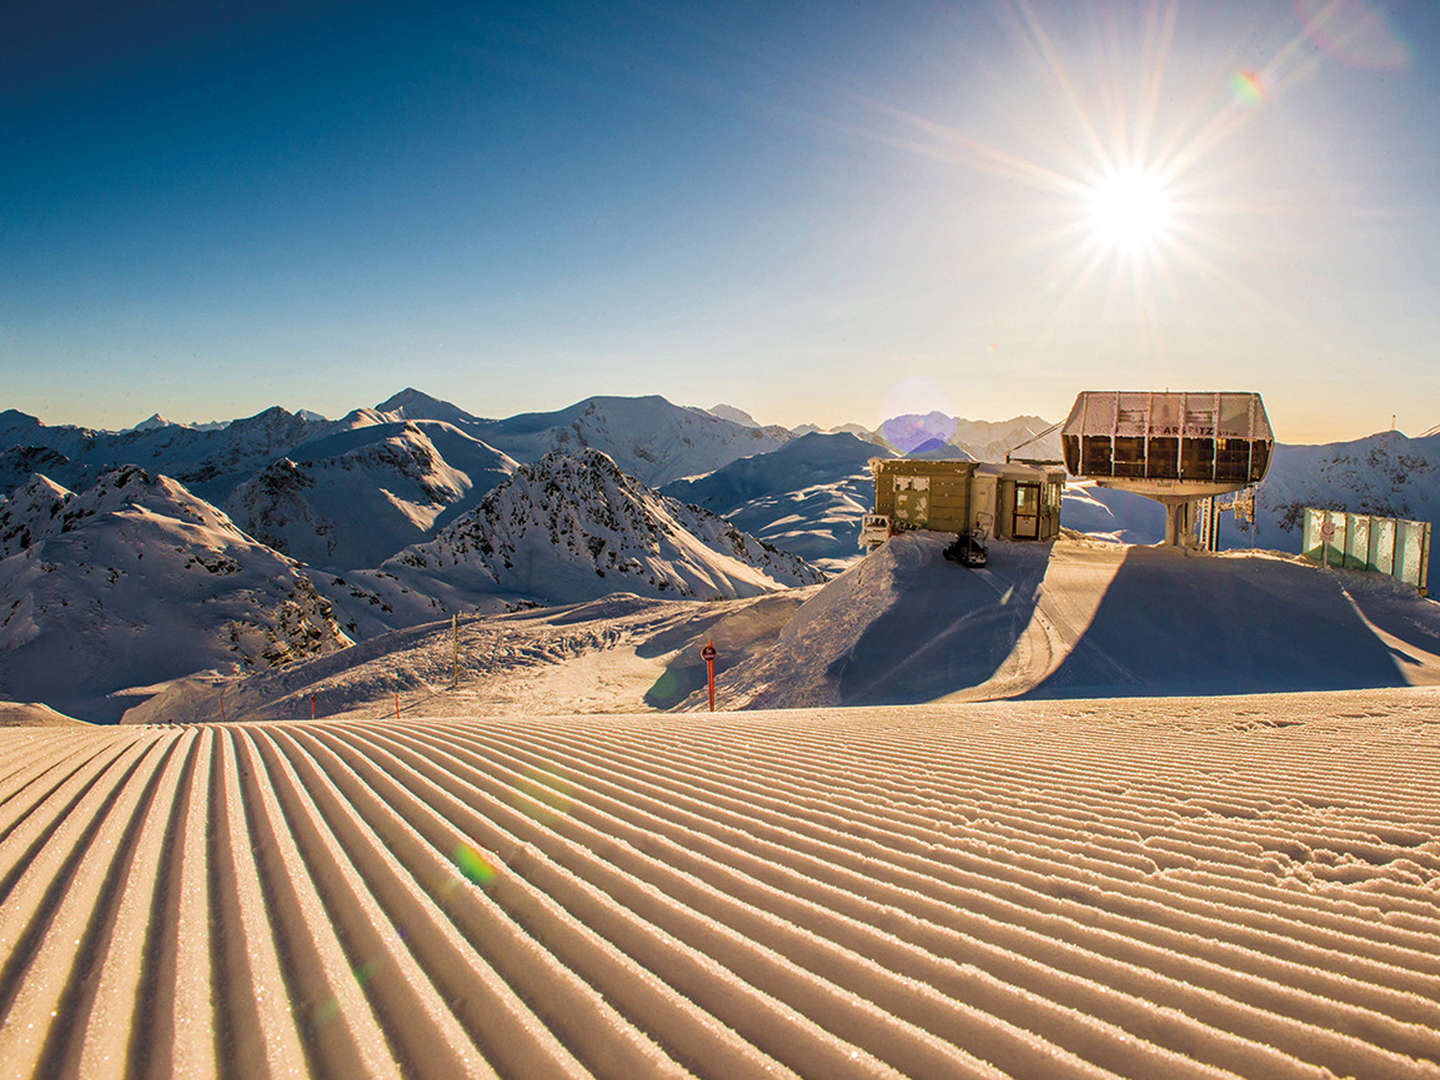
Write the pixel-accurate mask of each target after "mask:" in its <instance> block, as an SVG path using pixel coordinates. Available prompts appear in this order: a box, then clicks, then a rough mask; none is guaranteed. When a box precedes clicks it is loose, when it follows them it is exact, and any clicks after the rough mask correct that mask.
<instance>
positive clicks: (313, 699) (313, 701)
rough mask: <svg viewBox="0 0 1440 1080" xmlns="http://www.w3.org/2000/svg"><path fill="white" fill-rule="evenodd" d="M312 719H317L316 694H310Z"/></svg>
mask: <svg viewBox="0 0 1440 1080" xmlns="http://www.w3.org/2000/svg"><path fill="white" fill-rule="evenodd" d="M310 719H311V720H314V719H315V695H314V694H311V695H310Z"/></svg>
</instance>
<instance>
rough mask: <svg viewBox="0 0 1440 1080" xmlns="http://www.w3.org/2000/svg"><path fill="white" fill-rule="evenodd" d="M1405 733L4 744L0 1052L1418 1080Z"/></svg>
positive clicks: (1006, 721)
mask: <svg viewBox="0 0 1440 1080" xmlns="http://www.w3.org/2000/svg"><path fill="white" fill-rule="evenodd" d="M729 603H732V604H733V603H743V602H729ZM620 607H621V608H622V609H626V610H629V611H630V612H631V615H634V614H635V613H636V612H637V611H638V608H637V607H636V605H635V603H633V602H631V603H629V604H622V605H620ZM571 614H572V615H574V616H577V617H580V618H581V620H582V621H586V617H587V616H598V615H601V614H602V611H601V610H600V609H596V610H592V611H589V612H586V611H581V610H578V609H577V610H575V611H573V612H572V613H571ZM610 614H611V615H615V616H616V617H626V616H623V615H617V613H616V612H613V611H612V612H610ZM513 618H515V619H519V618H521V617H520V616H515V617H513ZM1437 704H1440V699H1437V697H1436V691H1433V690H1419V689H1383V690H1365V691H1347V692H1342V693H1330V694H1313V693H1312V694H1293V695H1257V696H1240V697H1219V698H1217V697H1209V698H1204V699H1195V698H1149V699H1129V700H1124V699H1117V700H1106V701H1064V702H1057V701H1030V702H1003V703H1002V702H991V703H971V704H949V705H935V704H931V705H917V706H909V707H895V706H887V707H883V708H854V709H827V708H816V709H803V710H791V711H774V712H766V711H760V712H750V713H724V712H721V713H716V714H713V715H711V714H708V713H706V714H704V715H700V716H695V715H692V714H675V715H669V716H656V715H653V714H650V715H606V716H580V715H566V716H557V717H554V718H541V717H523V716H510V717H503V718H502V717H495V716H489V717H484V718H481V717H476V716H470V717H456V718H452V719H448V720H444V721H440V720H436V719H427V718H425V716H424V715H423V714H422V715H419V716H416V715H407V716H406V718H405V719H404V720H403V721H401V722H398V723H397V722H395V721H393V720H389V721H386V720H381V719H371V720H357V719H353V718H352V719H347V720H344V721H321V722H318V723H308V722H307V723H301V724H296V723H276V724H268V725H234V724H228V725H227V724H218V723H217V724H213V725H203V726H192V727H185V728H174V727H172V728H155V727H133V726H127V727H120V728H114V727H111V728H91V727H85V726H75V727H63V728H48V729H23V728H6V729H0V766H3V779H0V890H3V892H0V898H3V901H4V903H3V905H0V953H3V955H4V956H5V957H6V959H7V963H6V971H7V973H8V983H7V992H6V995H5V998H4V1004H3V1013H0V1016H3V1022H0V1060H3V1061H5V1063H6V1070H7V1071H8V1072H13V1073H15V1074H16V1075H48V1074H51V1073H61V1072H67V1071H68V1072H76V1073H79V1074H83V1075H92V1074H107V1073H110V1072H114V1071H115V1070H116V1069H117V1068H119V1067H120V1063H126V1064H128V1065H129V1066H130V1067H132V1068H142V1069H155V1070H158V1071H163V1072H178V1071H187V1072H195V1073H199V1074H213V1073H215V1072H217V1071H219V1067H220V1064H221V1062H222V1060H225V1061H228V1062H229V1063H230V1064H231V1065H232V1066H233V1067H234V1068H236V1069H238V1070H240V1071H243V1072H246V1073H259V1072H284V1073H299V1074H310V1073H315V1074H321V1073H339V1074H347V1075H399V1074H401V1073H405V1074H410V1075H421V1076H452V1075H476V1076H483V1075H492V1074H498V1075H505V1076H532V1075H555V1076H583V1075H597V1076H606V1075H609V1076H619V1077H628V1076H675V1077H681V1076H685V1075H723V1076H727V1077H728V1076H757V1077H758V1076H785V1075H806V1076H809V1075H825V1076H827V1077H828V1076H855V1077H879V1076H891V1077H893V1076H899V1075H911V1076H945V1077H951V1076H956V1077H999V1076H1045V1077H1103V1076H1115V1075H1123V1076H1157V1075H1166V1076H1169V1075H1176V1076H1184V1077H1197V1078H1198V1077H1207V1078H1208V1077H1215V1078H1218V1077H1222V1076H1243V1077H1255V1078H1262V1077H1263V1078H1269V1077H1321V1076H1325V1075H1343V1076H1355V1077H1373V1078H1384V1080H1399V1078H1424V1077H1432V1078H1433V1077H1436V1076H1440V1006H1437V1004H1436V1002H1437V1001H1440V962H1437V959H1436V957H1437V956H1440V844H1437V843H1436V841H1435V839H1434V837H1435V836H1436V835H1437V829H1440V803H1437V802H1436V799H1435V796H1434V792H1435V790H1436V787H1437V781H1440V741H1437V738H1440V729H1437V727H1436V725H1435V723H1434V717H1435V716H1436V706H1437Z"/></svg>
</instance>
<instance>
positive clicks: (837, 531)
mask: <svg viewBox="0 0 1440 1080" xmlns="http://www.w3.org/2000/svg"><path fill="white" fill-rule="evenodd" d="M892 456H893V454H892V453H891V451H889V450H886V449H884V448H883V447H878V446H876V445H874V444H873V443H868V442H862V441H861V440H860V439H858V438H856V437H855V436H853V435H850V434H838V435H825V434H820V433H811V434H808V435H802V436H800V437H799V438H797V439H795V440H793V441H791V442H789V443H786V444H785V445H784V446H782V447H780V448H779V449H777V450H772V451H770V452H768V453H764V454H755V455H754V456H752V457H748V458H743V459H741V460H740V461H735V462H732V463H731V464H729V465H726V466H724V467H723V468H719V469H716V470H715V471H714V472H712V473H709V474H708V475H706V476H703V477H696V478H685V479H682V480H676V481H674V482H672V483H670V484H667V485H665V487H664V488H663V489H662V490H663V492H664V493H665V494H666V495H671V496H674V497H675V498H677V499H680V500H681V501H683V502H688V503H694V504H696V505H698V506H703V507H704V508H706V509H707V510H713V511H714V512H715V513H717V514H720V515H721V516H722V517H725V518H728V519H729V520H730V521H733V522H734V523H735V524H736V526H737V527H739V528H741V529H744V530H745V531H747V532H750V533H753V534H754V535H755V536H758V537H760V538H761V539H762V540H765V541H768V542H769V543H772V544H775V545H776V546H777V547H781V548H784V549H785V550H786V551H793V552H794V553H795V554H797V555H800V556H802V557H804V558H806V559H808V560H810V561H811V562H814V563H816V564H817V565H819V566H821V567H823V568H824V569H825V570H826V571H833V572H838V571H840V570H843V569H844V568H845V567H846V566H848V565H849V564H851V563H853V562H854V561H855V559H856V558H858V556H859V554H860V549H859V544H858V541H859V536H860V519H861V517H862V516H863V515H864V514H866V513H867V512H868V511H869V509H870V507H871V506H872V505H873V503H874V498H875V482H874V479H873V478H872V477H871V475H870V469H869V461H870V459H871V458H875V457H892Z"/></svg>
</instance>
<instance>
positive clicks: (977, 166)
mask: <svg viewBox="0 0 1440 1080" xmlns="http://www.w3.org/2000/svg"><path fill="white" fill-rule="evenodd" d="M0 27H3V31H4V36H5V39H6V40H7V41H8V43H9V45H10V48H9V50H7V62H6V64H5V65H3V66H0V138H3V139H4V142H5V145H7V146H8V147H11V148H12V152H13V155H14V156H13V159H12V160H13V161H14V162H15V163H16V164H17V166H18V167H14V168H12V169H10V170H6V171H4V172H0V377H3V379H4V384H5V388H6V393H5V394H4V395H3V400H0V408H4V407H15V408H20V409H23V410H25V411H27V412H31V413H35V414H36V415H39V416H40V417H41V419H42V420H45V421H46V422H47V423H82V424H87V425H90V426H94V427H103V428H120V427H127V426H130V425H132V424H134V423H136V422H138V421H139V420H141V419H142V418H144V417H145V416H147V415H148V414H150V413H151V412H154V411H156V410H158V411H159V412H161V413H163V414H164V415H166V416H168V417H171V418H173V419H179V420H209V419H228V418H231V417H235V416H243V415H248V414H251V413H254V412H257V411H259V410H260V409H262V408H264V407H266V406H268V405H271V404H275V403H280V404H284V405H286V407H288V408H292V409H293V408H300V407H306V408H311V409H315V410H317V411H320V412H322V413H325V414H327V415H331V416H335V415H340V414H342V413H344V412H345V411H348V410H349V409H351V408H354V407H356V406H359V405H369V404H374V403H376V402H379V401H381V400H383V399H385V398H386V397H388V396H390V395H391V394H392V393H394V392H395V391H396V390H398V389H400V388H401V387H403V386H406V385H412V386H416V387H418V388H420V389H421V390H424V391H426V392H427V393H431V394H434V395H436V396H438V397H442V398H446V399H449V400H451V401H454V402H455V403H456V404H458V405H460V406H461V407H463V408H466V409H468V410H470V411H472V412H475V413H477V414H481V415H487V416H504V415H509V414H513V413H516V412H521V411H538V410H550V409H556V408H561V407H563V406H564V405H567V404H570V403H571V402H573V401H576V400H578V399H580V398H583V397H585V396H587V395H590V394H624V395H634V394H652V393H655V394H663V395H664V396H666V397H667V398H669V399H670V400H672V401H674V402H677V403H680V404H694V405H702V406H708V405H713V404H715V403H717V402H722V401H723V402H727V403H731V404H734V405H737V406H739V407H741V408H743V409H746V410H747V411H749V412H750V413H752V414H753V415H754V416H755V417H756V419H758V420H760V421H761V422H763V423H783V424H785V425H787V426H793V425H796V424H800V423H806V422H810V423H817V424H821V425H826V426H828V425H833V424H838V423H842V422H849V421H854V422H859V423H863V424H866V425H868V426H874V425H876V424H878V422H879V421H880V420H881V419H883V418H885V417H887V416H893V415H896V414H898V413H904V412H922V413H923V412H928V411H931V410H932V409H938V410H940V411H943V412H947V413H950V414H952V415H961V416H968V417H972V418H987V419H999V418H1003V417H1009V416H1013V415H1015V414H1017V413H1039V414H1041V415H1045V416H1049V417H1053V418H1058V417H1059V416H1061V415H1063V414H1064V412H1065V411H1066V410H1067V409H1068V407H1069V404H1070V402H1071V400H1072V399H1073V397H1074V394H1075V392H1076V391H1077V390H1080V389H1085V388H1089V387H1123V388H1152V387H1153V388H1155V389H1164V388H1167V387H1168V388H1173V389H1182V388H1183V389H1208V388H1216V389H1253V390H1258V391H1260V392H1261V393H1262V394H1263V395H1264V397H1265V401H1266V404H1267V407H1268V409H1269V412H1270V415H1271V418H1272V421H1273V422H1274V425H1275V427H1276V430H1277V434H1278V435H1279V437H1280V438H1281V439H1283V440H1285V441H1290V442H1320V441H1333V440H1337V439H1348V438H1353V437H1357V436H1361V435H1365V434H1369V433H1370V432H1373V431H1376V430H1381V429H1384V428H1387V427H1389V426H1390V421H1391V416H1392V414H1395V415H1396V417H1397V422H1398V426H1399V428H1400V429H1401V430H1404V431H1407V432H1409V433H1411V434H1417V433H1418V432H1419V431H1421V430H1424V429H1427V428H1430V427H1432V426H1434V425H1435V424H1436V423H1440V364H1437V363H1435V357H1434V349H1435V342H1436V341H1437V340H1440V334H1437V331H1440V305H1437V304H1436V303H1435V301H1434V298H1435V296H1437V295H1440V200H1437V194H1436V183H1437V180H1436V177H1437V176H1440V129H1437V126H1436V125H1435V124H1434V122H1433V102H1434V101H1435V100H1437V99H1440V9H1436V8H1435V7H1434V6H1433V5H1430V4H1427V3H1421V2H1418V0H1411V2H1408V3H1405V2H1400V3H1395V4H1391V5H1386V6H1383V7H1382V6H1381V5H1378V4H1374V3H1370V2H1369V0H1270V2H1262V3H1242V2H1240V0H1210V2H1206V3H1199V2H1197V0H1187V2H1181V3H1141V2H1138V0H1122V2H1119V3H1114V4H1098V3H1095V4H1080V5H1074V4H1069V3H1061V2H1059V0H1052V2H1041V0H1034V2H1030V3H1019V2H1001V0H995V2H983V3H973V4H970V3H951V4H948V5H935V4H919V3H901V4H895V5H884V6H880V5H876V6H873V7H872V6H868V5H858V6H855V7H850V8H844V9H837V8H834V7H833V6H831V5H822V4H811V3H797V4H789V5H785V6H783V7H781V8H778V9H777V8H776V7H774V6H771V5H764V4H744V3H742V4H736V5H725V6H724V7H723V8H719V7H715V6H708V5H700V4H674V5H672V4H666V5H649V4H644V3H621V4H616V5H610V6H607V7H605V8H604V9H603V10H595V9H592V8H591V7H588V6H584V5H578V4H569V3H547V4H543V5H531V6H528V7H527V8H526V9H525V10H523V11H520V10H511V11H504V12H499V11H491V10H488V9H481V10H477V9H475V8H473V7H467V6H462V5H453V6H447V5H424V6H422V8H421V9H413V8H409V7H405V6H401V5H387V4H381V5H367V6H365V7H364V8H363V9H359V8H355V7H353V6H352V5H344V4H339V3H336V2H333V0H319V2H297V3H287V4H273V3H258V4H253V5H244V6H243V8H235V7H228V8H223V9H198V8H196V7H194V6H193V5H184V4H179V3H167V2H162V3H158V4H154V5H148V6H146V7H145V8H144V9H143V10H138V11H131V10H125V9H123V8H117V7H115V6H113V5H100V4H85V3H77V4H66V5H59V6H54V5H48V6H45V7H44V8H43V9H42V8H34V7H32V8H28V9H23V10H22V9H17V10H15V11H12V12H9V13H7V14H6V15H4V16H3V17H0Z"/></svg>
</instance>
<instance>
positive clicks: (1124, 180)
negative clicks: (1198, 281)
mask: <svg viewBox="0 0 1440 1080" xmlns="http://www.w3.org/2000/svg"><path fill="white" fill-rule="evenodd" d="M1171 215H1172V207H1171V198H1170V192H1169V190H1168V189H1167V186H1166V184H1165V181H1164V180H1163V179H1161V177H1159V176H1157V175H1156V174H1154V173H1150V172H1146V171H1144V170H1142V169H1121V170H1119V171H1116V172H1113V173H1111V174H1110V175H1109V176H1106V177H1105V178H1104V179H1103V180H1101V181H1100V182H1099V183H1098V184H1096V185H1095V186H1094V188H1092V189H1091V191H1090V226H1091V228H1092V229H1093V230H1094V232H1095V238H1096V239H1097V240H1099V241H1100V243H1101V244H1103V245H1104V246H1105V247H1107V248H1119V249H1121V250H1124V251H1130V252H1138V251H1141V250H1143V249H1145V248H1148V247H1150V246H1152V245H1153V244H1155V243H1156V242H1157V241H1159V240H1162V239H1164V237H1165V235H1166V233H1167V231H1168V229H1169V227H1170V221H1171Z"/></svg>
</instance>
